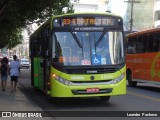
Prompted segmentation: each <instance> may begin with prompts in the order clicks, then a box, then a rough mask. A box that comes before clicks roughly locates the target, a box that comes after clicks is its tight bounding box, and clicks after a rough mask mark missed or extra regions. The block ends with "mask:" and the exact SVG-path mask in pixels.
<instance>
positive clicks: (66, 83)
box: [55, 76, 71, 85]
mask: <svg viewBox="0 0 160 120" xmlns="http://www.w3.org/2000/svg"><path fill="white" fill-rule="evenodd" d="M55 79H56V80H57V81H58V82H60V83H62V84H64V85H70V84H71V81H68V80H66V79H64V78H61V77H59V76H56V77H55Z"/></svg>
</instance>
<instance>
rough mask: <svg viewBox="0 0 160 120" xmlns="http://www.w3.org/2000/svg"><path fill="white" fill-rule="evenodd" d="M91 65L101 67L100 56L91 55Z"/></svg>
mask: <svg viewBox="0 0 160 120" xmlns="http://www.w3.org/2000/svg"><path fill="white" fill-rule="evenodd" d="M92 63H93V65H101V55H94V54H93V55H92Z"/></svg>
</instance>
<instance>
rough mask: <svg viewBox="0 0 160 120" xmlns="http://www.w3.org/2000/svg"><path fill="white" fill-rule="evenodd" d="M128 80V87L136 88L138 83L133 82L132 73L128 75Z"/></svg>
mask: <svg viewBox="0 0 160 120" xmlns="http://www.w3.org/2000/svg"><path fill="white" fill-rule="evenodd" d="M127 80H128V85H129V86H130V87H136V85H137V82H135V81H132V74H131V72H129V73H127Z"/></svg>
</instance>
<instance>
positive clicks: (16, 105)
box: [0, 78, 53, 120]
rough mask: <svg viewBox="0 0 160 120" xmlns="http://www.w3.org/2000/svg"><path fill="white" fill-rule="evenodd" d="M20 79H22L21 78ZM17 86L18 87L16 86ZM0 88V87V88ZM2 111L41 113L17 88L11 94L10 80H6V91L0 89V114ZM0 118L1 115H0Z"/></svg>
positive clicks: (38, 119) (34, 119) (10, 119)
mask: <svg viewBox="0 0 160 120" xmlns="http://www.w3.org/2000/svg"><path fill="white" fill-rule="evenodd" d="M21 79H22V78H21ZM18 86H19V85H18ZM0 88H1V86H0ZM3 111H6V112H7V111H9V112H10V111H35V112H36V111H43V110H42V109H41V108H40V107H38V106H37V105H35V104H34V103H32V102H31V101H29V100H28V99H27V97H26V96H25V95H24V94H23V93H22V92H21V91H20V89H19V88H18V87H17V89H16V91H15V92H11V83H10V78H8V80H7V86H6V90H5V91H2V89H0V114H2V112H3ZM0 116H1V115H0ZM50 119H52V120H53V118H17V117H16V118H2V117H0V120H50Z"/></svg>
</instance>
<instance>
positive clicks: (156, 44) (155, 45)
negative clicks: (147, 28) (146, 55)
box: [153, 34, 160, 52]
mask: <svg viewBox="0 0 160 120" xmlns="http://www.w3.org/2000/svg"><path fill="white" fill-rule="evenodd" d="M159 43H160V35H158V34H155V39H154V43H153V51H154V52H158V51H159Z"/></svg>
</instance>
